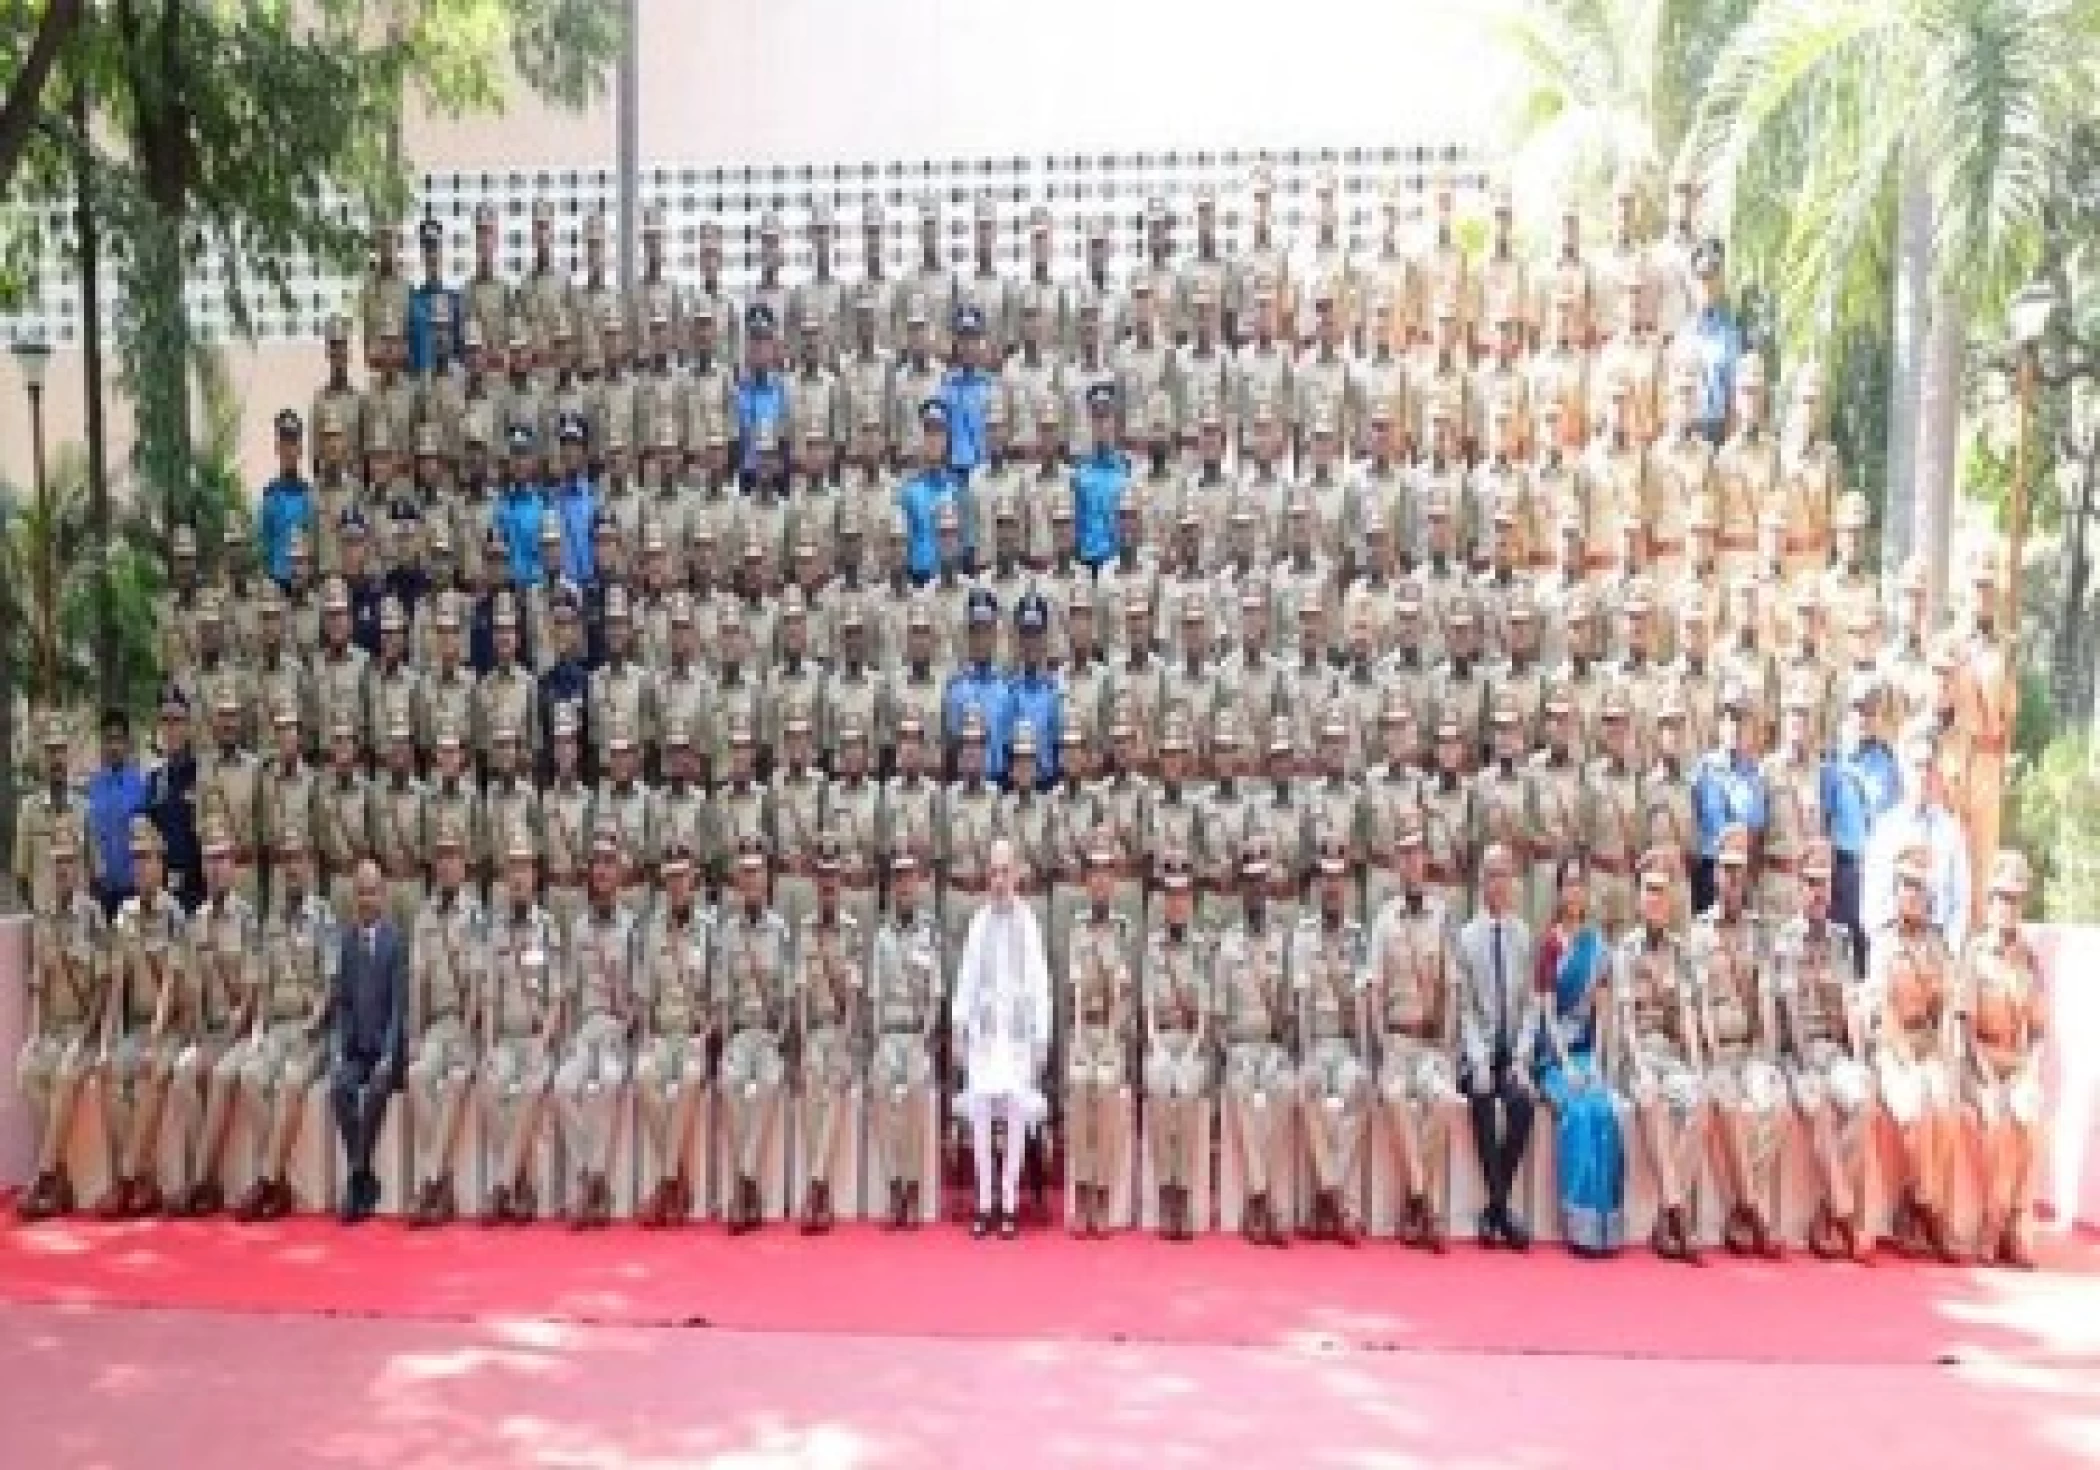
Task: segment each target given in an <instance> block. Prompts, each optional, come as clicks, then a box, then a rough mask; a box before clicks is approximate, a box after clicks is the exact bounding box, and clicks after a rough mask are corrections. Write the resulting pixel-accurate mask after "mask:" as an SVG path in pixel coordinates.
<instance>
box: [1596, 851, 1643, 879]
mask: <svg viewBox="0 0 2100 1470" xmlns="http://www.w3.org/2000/svg"><path fill="white" fill-rule="evenodd" d="M1590 866H1591V867H1593V868H1595V869H1596V870H1597V871H1598V872H1600V873H1609V874H1611V875H1612V876H1613V877H1614V878H1627V877H1631V876H1632V874H1633V859H1632V858H1624V857H1606V856H1604V855H1603V854H1601V853H1594V852H1593V853H1591V854H1590Z"/></svg>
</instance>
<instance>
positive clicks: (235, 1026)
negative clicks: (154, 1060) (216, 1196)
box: [168, 890, 263, 1191]
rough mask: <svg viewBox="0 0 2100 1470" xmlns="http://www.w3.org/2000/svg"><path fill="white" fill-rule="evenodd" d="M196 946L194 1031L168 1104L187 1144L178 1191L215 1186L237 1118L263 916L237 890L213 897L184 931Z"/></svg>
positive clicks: (258, 978)
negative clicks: (244, 1038)
mask: <svg viewBox="0 0 2100 1470" xmlns="http://www.w3.org/2000/svg"><path fill="white" fill-rule="evenodd" d="M183 939H184V942H185V944H186V945H187V947H188V949H189V958H188V962H187V966H186V968H187V970H188V972H189V974H188V979H189V1000H188V1002H187V1009H188V1011H189V1019H190V1021H191V1023H192V1026H193V1028H194V1029H193V1030H192V1031H191V1033H190V1034H189V1035H188V1036H187V1037H186V1038H185V1040H184V1045H183V1047H182V1050H181V1051H180V1052H179V1053H177V1055H176V1058H175V1069H174V1076H173V1080H172V1083H171V1085H170V1087H169V1090H168V1109H169V1117H170V1121H171V1123H172V1125H173V1126H174V1128H175V1129H176V1130H177V1136H178V1137H179V1138H180V1139H181V1145H182V1172H181V1177H180V1178H179V1180H178V1181H177V1188H178V1190H181V1191H186V1190H188V1189H189V1188H190V1187H191V1186H192V1185H197V1184H209V1185H213V1186H216V1185H217V1184H218V1182H219V1179H220V1159H219V1155H220V1154H221V1153H222V1152H223V1151H224V1149H225V1143H226V1133H227V1129H228V1128H229V1127H230V1125H231V1124H232V1122H233V1107H234V1103H235V1101H236V1100H237V1098H238V1093H239V1087H240V1077H241V1066H242V1063H243V1061H244V1060H245V1058H244V1056H243V1055H242V1051H241V1047H240V1044H239V1043H240V1040H241V1038H242V1036H243V1035H244V1034H246V1033H247V1028H248V1027H249V1026H251V1025H252V1024H253V1022H252V1019H251V1018H252V1012H253V1008H254V1004H255V1000H256V997H257V994H258V991H259V990H260V987H261V985H262V979H263V969H262V920H261V916H260V915H258V914H257V913H256V911H255V908H254V906H253V905H251V904H250V903H249V902H248V900H247V899H246V898H245V897H243V896H242V895H241V894H240V893H239V892H238V891H235V890H229V891H228V892H227V893H225V894H223V895H221V896H218V897H214V898H208V899H206V900H205V901H204V902H203V904H201V905H200V906H199V907H198V909H197V912H196V913H195V914H193V915H191V916H190V922H189V925H188V926H187V928H186V929H185V930H184V931H183Z"/></svg>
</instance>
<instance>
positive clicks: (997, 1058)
mask: <svg viewBox="0 0 2100 1470" xmlns="http://www.w3.org/2000/svg"><path fill="white" fill-rule="evenodd" d="M985 867H986V872H985V882H986V887H987V889H988V891H989V900H988V901H987V902H986V903H985V905H984V906H983V907H982V908H981V909H979V910H978V911H977V913H976V914H975V915H974V916H972V918H971V920H970V929H969V933H968V934H967V935H966V936H965V937H964V940H963V951H962V963H961V965H960V966H959V967H958V969H957V971H956V976H955V999H954V1026H955V1041H956V1047H957V1050H958V1051H959V1052H960V1053H961V1055H962V1059H963V1077H964V1085H963V1092H962V1096H961V1099H960V1104H961V1108H962V1113H963V1116H964V1117H966V1118H968V1119H969V1120H970V1146H971V1151H972V1153H973V1154H974V1155H975V1158H976V1165H977V1214H976V1217H975V1219H974V1220H973V1221H972V1223H971V1226H970V1233H971V1234H972V1235H975V1236H979V1237H982V1236H984V1235H985V1234H987V1233H989V1232H990V1231H991V1230H993V1229H994V1228H996V1229H997V1230H998V1231H999V1233H1000V1235H1002V1236H1004V1237H1005V1238H1007V1239H1009V1240H1011V1239H1012V1238H1013V1237H1014V1235H1015V1234H1016V1233H1017V1231H1018V1228H1019V1227H1018V1226H1017V1224H1016V1222H1015V1215H1016V1213H1017V1209H1018V1206H1019V1194H1020V1188H1021V1157H1022V1154H1023V1152H1024V1149H1023V1143H1024V1140H1025V1139H1026V1137H1027V1130H1028V1129H1029V1128H1031V1127H1033V1126H1034V1125H1035V1124H1036V1123H1038V1122H1040V1121H1041V1119H1042V1117H1043V1115H1044V1112H1045V1107H1044V1102H1043V1094H1042V1090H1041V1087H1040V1086H1039V1079H1040V1077H1041V1075H1042V1068H1043V1059H1044V1057H1045V1056H1046V1055H1047V1054H1048V1052H1049V1049H1050V965H1049V960H1048V958H1047V957H1046V955H1045V954H1044V950H1043V936H1042V931H1041V930H1040V929H1039V928H1038V927H1037V926H1036V921H1035V914H1034V912H1033V911H1032V910H1031V909H1030V908H1029V906H1028V905H1027V904H1025V903H1022V902H1020V901H1019V900H1018V899H1016V898H1015V896H1014V882H1015V877H1016V866H1015V858H1014V851H1013V847H1012V844H1010V843H1008V842H1007V841H1006V840H1005V839H1003V838H1002V839H1000V840H999V841H996V842H994V843H993V844H992V846H991V849H990V851H989V852H988V854H987V859H986V865H985ZM999 1119H1004V1120H1005V1123H1006V1156H1005V1158H1004V1159H1003V1160H1002V1161H1001V1167H1000V1169H999V1178H998V1186H999V1193H998V1197H997V1199H996V1201H995V1199H994V1197H993V1194H992V1185H993V1178H992V1171H993V1162H992V1125H993V1123H994V1121H995V1120H999Z"/></svg>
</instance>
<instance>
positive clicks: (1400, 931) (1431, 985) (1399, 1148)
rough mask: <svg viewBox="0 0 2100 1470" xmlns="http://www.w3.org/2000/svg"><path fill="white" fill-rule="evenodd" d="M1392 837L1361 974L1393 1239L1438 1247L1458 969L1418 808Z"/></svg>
mask: <svg viewBox="0 0 2100 1470" xmlns="http://www.w3.org/2000/svg"><path fill="white" fill-rule="evenodd" d="M1395 840H1396V842H1397V844H1398V850H1399V857H1400V873H1399V889H1398V891H1397V892H1395V893H1394V894H1393V895H1392V897H1390V898H1388V899H1386V900H1385V901H1384V902H1383V903H1382V904H1381V905H1380V906H1379V907H1378V909H1377V911H1376V912H1375V913H1374V915H1373V917H1372V921H1371V939H1370V956H1369V959H1370V965H1369V978H1368V980H1367V983H1366V988H1367V990H1368V991H1369V996H1368V1000H1369V1005H1370V1010H1371V1015H1372V1019H1373V1022H1374V1024H1373V1026H1372V1027H1371V1031H1370V1035H1371V1039H1372V1049H1373V1060H1374V1062H1375V1064H1376V1067H1377V1076H1378V1107H1379V1109H1380V1110H1381V1112H1382V1113H1383V1114H1384V1116H1385V1122H1386V1137H1387V1140H1388V1141H1389V1142H1390V1144H1391V1145H1392V1150H1393V1168H1394V1172H1395V1175H1396V1176H1397V1179H1398V1182H1399V1185H1400V1188H1401V1189H1402V1191H1404V1194H1405V1199H1404V1201H1403V1203H1402V1205H1401V1209H1400V1219H1399V1235H1400V1239H1401V1240H1403V1241H1405V1242H1407V1243H1408V1244H1409V1245H1419V1246H1422V1247H1424V1248H1425V1249H1428V1250H1432V1251H1441V1250H1442V1249H1443V1248H1444V1228H1445V1227H1444V1221H1445V1219H1446V1216H1447V1214H1448V1211H1449V1209H1450V1205H1451V1166H1450V1160H1451V1129H1452V1126H1453V1125H1454V1124H1455V1122H1456V1121H1457V1118H1458V1113H1459V1097H1458V1086H1457V1081H1456V1073H1455V1070H1454V1068H1453V1067H1452V1057H1453V1055H1454V1052H1455V1050H1456V1045H1457V1038H1458V1026H1457V1022H1458V1001H1459V995H1458V985H1459V983H1460V980H1461V979H1462V977H1463V974H1464V972H1463V971H1462V970H1461V968H1460V966H1459V960H1458V949H1457V946H1456V943H1455V940H1456V937H1457V932H1458V931H1457V927H1456V926H1455V925H1454V924H1453V923H1452V922H1451V915H1450V911H1449V910H1448V909H1447V908H1446V907H1445V905H1444V902H1443V900H1441V899H1439V898H1437V897H1435V896H1433V895H1432V894H1430V893H1429V891H1428V889H1427V886H1426V883H1425V878H1426V874H1427V851H1426V848H1425V845H1424V842H1423V832H1422V818H1421V815H1420V814H1419V813H1416V812H1408V813H1406V814H1404V815H1402V816H1401V818H1400V822H1399V829H1398V832H1397V834H1396V838H1395Z"/></svg>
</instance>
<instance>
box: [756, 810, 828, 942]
mask: <svg viewBox="0 0 2100 1470" xmlns="http://www.w3.org/2000/svg"><path fill="white" fill-rule="evenodd" d="M825 784H826V783H825V781H824V778H823V777H822V776H820V775H818V774H817V773H816V772H815V771H813V770H812V771H805V772H803V773H802V774H801V775H800V776H797V775H795V774H794V773H792V772H788V771H782V772H781V773H780V774H779V775H778V777H777V778H776V779H775V780H774V782H773V787H772V791H771V793H770V797H769V800H768V801H767V804H766V828H767V833H768V838H769V842H768V846H769V848H770V850H771V852H772V854H773V864H774V868H773V872H774V878H773V907H774V908H775V909H776V910H778V911H779V914H780V917H781V919H782V920H783V921H784V922H785V923H786V924H787V926H788V932H789V933H790V934H799V933H800V932H801V930H802V921H803V919H804V918H806V917H807V916H808V915H809V914H810V912H811V911H812V910H814V909H815V908H816V906H817V881H816V855H817V835H818V833H819V832H821V831H822V830H823V825H824V788H825Z"/></svg>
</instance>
